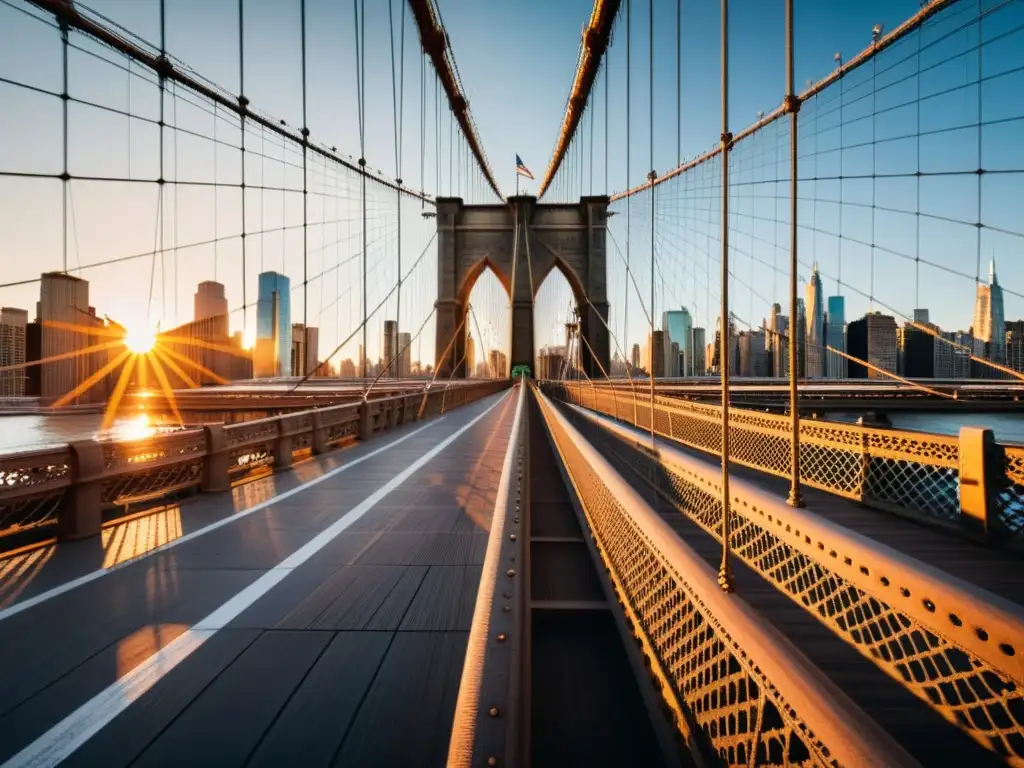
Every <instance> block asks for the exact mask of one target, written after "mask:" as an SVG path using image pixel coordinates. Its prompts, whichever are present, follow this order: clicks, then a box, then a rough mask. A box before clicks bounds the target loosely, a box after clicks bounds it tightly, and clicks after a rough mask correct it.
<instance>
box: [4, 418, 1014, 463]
mask: <svg viewBox="0 0 1024 768" xmlns="http://www.w3.org/2000/svg"><path fill="white" fill-rule="evenodd" d="M858 416H859V414H856V413H830V414H829V418H830V419H832V420H834V421H845V422H856V421H857V417H858ZM102 418H103V417H102V414H99V413H95V414H81V413H79V414H60V415H40V414H30V415H18V416H0V454H4V453H13V452H16V451H25V450H29V449H33V448H41V447H43V446H47V445H61V444H64V443H68V442H72V441H74V440H87V439H89V438H92V437H97V436H100V434H99V432H100V425H101V422H102ZM890 420H891V421H892V425H893V427H894V428H896V429H908V430H913V431H916V432H935V433H938V434H942V435H955V434H957V433H958V432H959V431H960V427H962V426H977V427H988V428H990V429H991V430H992V432H993V433H994V434H995V438H996V441H997V442H1001V443H1021V444H1024V416H1021V415H1018V414H1007V413H975V414H969V413H894V414H890ZM161 426H162V425H161V424H159V423H156V422H154V421H152V420H151V419H150V417H148V416H146V415H145V414H140V415H138V416H134V417H131V418H123V419H119V420H118V421H117V422H115V424H114V426H113V427H112V428H111V429H110V430H109V431H108V432H106V433H104V434H103V435H102V436H103V437H111V438H116V439H137V438H141V437H147V436H149V435H151V434H153V433H154V432H156V431H158V430H160V429H161Z"/></svg>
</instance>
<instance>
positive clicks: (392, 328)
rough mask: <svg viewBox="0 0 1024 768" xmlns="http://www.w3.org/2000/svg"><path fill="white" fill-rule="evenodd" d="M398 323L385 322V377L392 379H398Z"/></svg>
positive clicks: (394, 321)
mask: <svg viewBox="0 0 1024 768" xmlns="http://www.w3.org/2000/svg"><path fill="white" fill-rule="evenodd" d="M397 346H398V321H397V320H385V321H384V339H383V345H382V349H383V350H384V370H385V371H386V373H385V374H384V375H385V376H390V377H391V378H397V377H398V360H397V359H396V357H397V355H398V350H397V349H396V347H397Z"/></svg>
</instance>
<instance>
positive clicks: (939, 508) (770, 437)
mask: <svg viewBox="0 0 1024 768" xmlns="http://www.w3.org/2000/svg"><path fill="white" fill-rule="evenodd" d="M542 387H543V388H544V390H545V391H546V392H547V393H548V394H550V395H551V396H553V397H555V398H556V399H559V400H564V401H565V402H568V403H573V404H575V405H580V406H582V407H584V408H589V409H591V410H593V411H596V412H598V413H602V414H604V415H606V416H611V417H613V418H615V419H617V420H620V421H624V422H626V423H628V424H633V425H634V426H636V427H639V428H641V429H644V430H650V428H651V400H650V395H649V394H647V393H645V392H643V391H641V390H640V388H637V390H636V391H635V392H634V391H632V390H630V389H629V388H625V389H624V388H620V387H618V386H601V385H593V384H590V383H588V382H576V381H572V382H556V381H551V382H544V383H543V384H542ZM653 410H654V432H655V433H656V434H658V435H661V436H663V437H667V438H669V439H671V440H675V441H677V442H679V443H681V444H683V445H686V446H689V447H691V448H696V449H697V450H701V451H704V452H706V453H710V454H713V455H716V456H719V455H721V440H722V426H721V425H722V410H721V407H720V406H717V405H711V404H706V403H693V402H687V401H681V400H677V399H673V398H666V397H659V396H657V395H655V398H654V409H653ZM791 429H792V428H791V422H790V420H789V417H787V416H781V415H778V414H771V413H761V412H758V411H751V410H746V409H742V408H730V409H729V430H730V431H729V436H730V449H729V455H730V459H731V460H732V461H733V462H735V463H736V464H740V465H743V466H746V467H750V468H752V469H757V470H760V471H762V472H767V473H769V474H772V475H776V476H779V477H789V476H790V451H791V442H790V441H791V434H792V432H791ZM1003 455H1005V464H1006V466H1005V469H1001V468H1000V467H995V468H994V471H993V469H992V468H980V469H979V472H984V473H986V474H988V475H991V476H992V477H991V485H992V486H993V487H992V488H991V493H990V504H989V505H988V506H989V507H990V508H989V509H987V510H986V511H985V513H984V516H985V520H983V521H979V520H977V519H976V518H977V516H978V514H977V513H976V512H975V511H974V510H972V511H971V513H970V514H968V515H965V514H964V510H963V506H962V505H963V497H962V494H961V477H960V475H961V466H962V461H963V460H964V459H965V458H966V454H963V453H962V451H961V444H960V438H958V437H955V436H948V435H933V434H928V433H924V432H910V431H905V430H896V429H879V428H874V427H865V426H860V425H856V424H842V423H838V422H832V421H819V420H812V419H804V420H802V421H801V422H800V482H801V483H803V484H805V485H808V486H811V487H814V488H819V489H821V490H824V491H828V492H829V493H834V494H836V495H838V496H843V497H845V498H848V499H853V500H855V501H858V502H861V503H863V504H865V505H868V506H871V507H874V508H877V509H882V510H885V511H888V512H894V513H897V514H903V515H908V516H912V517H915V518H918V519H924V520H927V521H929V522H933V523H939V524H942V525H945V526H950V527H953V528H957V529H960V530H963V531H969V532H972V533H973V532H974V531H975V530H976V529H977V528H978V527H979V525H981V526H982V527H983V528H985V529H987V530H988V533H989V535H1001V534H1002V535H1003V536H1006V535H1008V538H1003V541H1005V542H1006V543H1009V544H1011V545H1024V447H1020V446H1002V447H996V450H995V451H994V452H993V453H992V454H991V455H989V454H986V455H984V456H982V455H980V454H979V455H978V456H977V459H978V460H979V461H982V460H983V461H986V462H989V461H994V462H997V463H998V462H1000V461H1002V460H1003V459H1002V458H1001V457H1002V456H1003ZM1015 539H1019V541H1016V542H1015V541H1014V540H1015Z"/></svg>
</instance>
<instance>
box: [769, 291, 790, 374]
mask: <svg viewBox="0 0 1024 768" xmlns="http://www.w3.org/2000/svg"><path fill="white" fill-rule="evenodd" d="M776 306H778V305H776ZM773 314H774V315H775V319H774V320H773V321H772V322H774V324H775V328H774V329H773V330H774V331H775V332H774V333H773V334H772V335H773V336H774V337H775V346H774V347H772V376H775V377H776V378H780V379H784V378H787V377H788V376H789V318H788V317H786V316H785V315H783V314H776V313H775V312H774V310H773Z"/></svg>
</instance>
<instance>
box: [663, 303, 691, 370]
mask: <svg viewBox="0 0 1024 768" xmlns="http://www.w3.org/2000/svg"><path fill="white" fill-rule="evenodd" d="M661 329H662V330H663V331H665V332H666V333H667V334H668V341H667V342H666V344H665V347H666V349H671V346H672V343H673V342H675V343H677V344H679V354H680V355H681V356H682V359H683V361H684V363H685V365H684V366H683V367H682V369H681V370H680V371H679V375H681V376H692V375H693V374H692V373H691V371H690V369H691V367H692V364H691V363H690V362H689V360H690V358H691V356H692V354H693V353H692V347H693V338H692V337H693V318H692V317H690V311H689V310H688V309H687V308H686V307H681V308H680V309H670V310H668V311H667V312H662V313H661ZM669 362H670V365H666V367H665V371H666V373H667V372H669V370H670V369H674V368H675V365H674V364H671V361H669Z"/></svg>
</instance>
